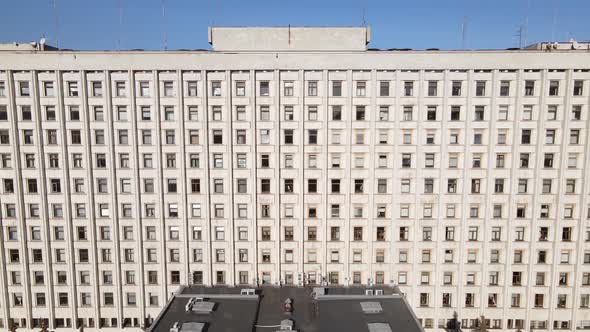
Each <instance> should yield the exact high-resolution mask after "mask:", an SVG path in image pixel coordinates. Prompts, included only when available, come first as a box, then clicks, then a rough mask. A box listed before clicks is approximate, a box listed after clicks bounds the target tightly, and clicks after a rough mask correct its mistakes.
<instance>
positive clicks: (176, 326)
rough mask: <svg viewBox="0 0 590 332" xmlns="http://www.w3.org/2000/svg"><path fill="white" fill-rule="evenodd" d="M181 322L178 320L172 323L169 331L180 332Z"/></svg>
mask: <svg viewBox="0 0 590 332" xmlns="http://www.w3.org/2000/svg"><path fill="white" fill-rule="evenodd" d="M180 327H181V324H180V323H179V322H176V323H174V325H172V327H171V328H170V332H180Z"/></svg>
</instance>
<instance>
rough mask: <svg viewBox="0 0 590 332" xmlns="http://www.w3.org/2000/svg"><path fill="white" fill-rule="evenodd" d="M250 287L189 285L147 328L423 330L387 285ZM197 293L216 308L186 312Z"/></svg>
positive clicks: (210, 331)
mask: <svg viewBox="0 0 590 332" xmlns="http://www.w3.org/2000/svg"><path fill="white" fill-rule="evenodd" d="M367 289H369V290H370V291H369V294H367V292H366V291H367ZM252 290H253V291H255V294H254V295H242V294H240V292H241V289H240V288H230V287H186V288H184V289H183V290H182V291H181V292H180V293H179V294H176V295H175V296H174V297H173V298H172V299H171V300H170V301H169V302H168V303H167V304H166V306H165V307H164V308H163V309H162V312H161V313H160V315H159V316H158V318H156V320H155V321H154V322H153V324H152V326H151V327H150V328H149V329H148V331H149V332H170V329H171V328H172V327H174V326H175V323H177V322H178V323H181V324H178V325H177V326H178V327H180V328H181V329H180V330H179V332H182V331H183V330H182V325H183V324H182V323H184V324H185V325H184V326H186V327H187V330H188V328H189V327H191V326H190V324H187V323H204V329H203V331H207V332H217V331H228V332H231V331H254V332H265V331H266V332H270V331H272V332H274V331H278V330H280V327H281V323H282V322H283V324H285V322H286V323H289V321H290V324H293V330H294V331H299V332H326V331H339V332H340V331H342V332H347V331H350V332H363V331H368V332H387V331H396V332H398V331H400V332H423V329H422V328H421V326H420V324H419V323H418V321H417V319H416V317H415V316H414V313H413V312H412V310H411V309H410V307H409V305H408V303H407V302H406V300H405V298H404V297H403V296H402V295H400V294H399V292H397V291H396V289H394V288H391V287H387V286H385V287H373V288H365V287H350V288H344V287H319V288H310V287H272V286H268V287H261V288H257V289H255V290H254V289H252ZM377 290H379V292H377ZM376 293H377V294H378V295H375V294H376ZM195 297H197V298H199V301H201V299H202V301H204V302H210V303H211V302H212V303H214V308H213V311H212V312H211V313H196V312H194V311H193V310H189V311H187V310H186V309H187V303H188V302H189V301H191V299H192V298H195ZM287 299H289V301H291V303H292V307H293V310H292V312H290V313H286V312H285V310H284V306H285V301H286V300H287ZM192 301H194V300H192ZM209 306H210V304H209ZM285 320H289V321H285ZM192 326H196V324H193V325H192Z"/></svg>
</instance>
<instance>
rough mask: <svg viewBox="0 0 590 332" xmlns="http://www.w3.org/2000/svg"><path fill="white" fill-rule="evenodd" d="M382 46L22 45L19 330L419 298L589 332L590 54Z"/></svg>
mask: <svg viewBox="0 0 590 332" xmlns="http://www.w3.org/2000/svg"><path fill="white" fill-rule="evenodd" d="M369 32H370V31H369V29H368V28H364V27H360V28H359V27H349V28H346V27H340V28H309V27H284V28H224V27H215V28H210V30H209V40H210V42H211V43H212V45H213V50H182V51H138V50H133V51H76V50H56V49H54V48H51V47H48V46H45V45H44V44H21V45H15V44H7V45H2V47H0V182H1V183H0V210H1V213H0V226H1V227H0V238H1V241H0V252H2V255H0V266H1V267H2V271H1V272H2V273H0V328H7V327H8V326H9V325H10V324H16V325H18V326H20V327H26V328H30V329H32V328H35V329H37V328H38V327H39V326H40V325H41V323H42V322H43V321H45V322H47V323H48V325H49V327H50V328H51V329H57V330H59V328H66V329H67V328H69V329H72V328H77V327H80V326H84V327H85V328H86V330H92V329H97V328H99V327H100V328H113V329H116V330H120V329H121V328H123V327H125V328H126V329H127V328H128V329H130V330H132V329H134V328H135V329H137V328H140V327H144V326H145V323H146V321H149V319H150V318H154V317H156V316H157V315H158V313H159V312H160V310H161V308H162V306H163V305H164V304H165V303H167V301H168V299H169V298H170V296H171V294H172V293H174V292H175V291H177V289H179V287H181V285H203V286H212V285H225V286H234V285H237V286H241V285H244V286H245V285H257V286H260V285H264V284H267V285H275V286H276V285H294V286H308V285H320V284H323V285H343V286H357V285H358V286H360V285H365V286H367V285H368V286H370V287H372V286H375V287H378V285H380V284H384V285H397V286H399V288H400V289H401V291H402V292H404V293H405V296H406V299H407V301H408V303H409V304H410V305H411V306H412V307H413V309H414V310H415V313H416V316H417V317H418V318H419V320H420V323H421V324H422V326H423V327H424V328H425V329H426V330H436V329H439V330H440V329H442V328H443V327H446V326H447V321H448V320H450V319H453V315H454V313H456V314H457V315H458V319H459V321H460V322H462V326H463V327H464V328H469V327H472V326H475V325H476V324H477V322H478V319H479V318H480V316H481V315H482V314H484V315H485V318H486V319H487V320H488V324H489V327H490V328H493V329H502V330H516V329H518V328H521V329H522V330H529V329H545V330H557V329H564V330H574V329H588V328H590V308H589V305H590V169H589V168H590V153H588V151H589V146H590V145H589V137H590V136H589V135H588V130H589V128H590V116H589V115H590V114H589V110H588V107H589V104H590V53H589V52H588V50H587V47H586V46H584V44H578V43H574V42H572V43H568V45H570V44H571V45H572V46H568V47H560V46H559V45H562V44H551V43H550V44H547V43H544V44H539V45H537V46H531V47H530V48H527V49H519V50H463V51H439V50H427V51H414V50H396V49H391V50H377V49H367V44H368V42H369V40H370V38H369V37H370V33H369ZM548 45H549V46H548ZM562 46H563V45H562ZM574 46H575V47H574Z"/></svg>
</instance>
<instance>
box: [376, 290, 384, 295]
mask: <svg viewBox="0 0 590 332" xmlns="http://www.w3.org/2000/svg"><path fill="white" fill-rule="evenodd" d="M375 295H383V290H382V289H375Z"/></svg>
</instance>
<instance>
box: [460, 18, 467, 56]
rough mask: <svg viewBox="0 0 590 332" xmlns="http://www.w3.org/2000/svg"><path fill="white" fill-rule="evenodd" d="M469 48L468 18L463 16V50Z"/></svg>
mask: <svg viewBox="0 0 590 332" xmlns="http://www.w3.org/2000/svg"><path fill="white" fill-rule="evenodd" d="M466 46H467V16H463V23H461V49H463V50H464V49H465V47H466Z"/></svg>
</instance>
